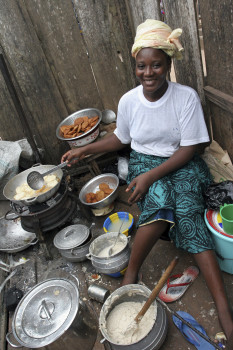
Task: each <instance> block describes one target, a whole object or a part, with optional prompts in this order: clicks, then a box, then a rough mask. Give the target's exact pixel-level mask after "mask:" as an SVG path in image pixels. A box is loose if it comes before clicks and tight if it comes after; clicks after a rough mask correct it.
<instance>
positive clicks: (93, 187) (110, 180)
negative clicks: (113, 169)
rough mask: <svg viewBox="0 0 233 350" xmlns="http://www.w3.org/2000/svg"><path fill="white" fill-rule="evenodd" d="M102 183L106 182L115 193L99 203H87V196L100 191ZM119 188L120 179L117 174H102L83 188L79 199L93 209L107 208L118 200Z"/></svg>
mask: <svg viewBox="0 0 233 350" xmlns="http://www.w3.org/2000/svg"><path fill="white" fill-rule="evenodd" d="M101 182H105V183H106V184H108V185H109V187H110V188H112V189H113V192H112V193H111V194H110V195H109V196H107V197H106V198H104V199H102V200H101V201H99V202H96V203H87V202H86V194H87V193H89V192H94V193H95V192H96V191H98V190H99V184H100V183H101ZM118 188H119V179H118V177H117V176H116V175H115V174H111V173H107V174H101V175H98V176H96V177H94V178H93V179H91V180H90V181H89V182H87V183H86V185H84V186H83V188H82V189H81V191H80V193H79V199H80V201H81V203H82V204H84V205H86V206H87V207H89V208H92V209H100V208H105V207H107V206H108V205H110V204H111V203H112V202H114V200H115V199H116V198H117V195H118Z"/></svg>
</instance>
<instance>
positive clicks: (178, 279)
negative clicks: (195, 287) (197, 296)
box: [159, 266, 199, 303]
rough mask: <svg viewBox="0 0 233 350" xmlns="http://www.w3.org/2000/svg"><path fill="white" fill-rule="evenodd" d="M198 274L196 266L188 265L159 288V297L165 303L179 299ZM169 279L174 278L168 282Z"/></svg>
mask: <svg viewBox="0 0 233 350" xmlns="http://www.w3.org/2000/svg"><path fill="white" fill-rule="evenodd" d="M198 274H199V269H198V268H197V267H196V266H190V267H188V268H187V269H186V270H185V271H184V272H183V273H182V274H178V275H173V276H171V277H170V278H169V279H168V280H167V283H166V285H165V286H164V287H163V288H162V289H161V291H160V293H159V298H160V299H161V300H162V301H164V302H165V303H171V302H173V301H176V300H178V299H180V298H181V297H182V295H183V294H184V293H185V292H186V290H187V289H188V287H189V286H190V285H191V284H192V282H193V281H194V280H195V279H196V278H197V276H198ZM171 279H174V280H173V282H170V281H171Z"/></svg>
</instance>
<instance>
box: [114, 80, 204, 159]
mask: <svg viewBox="0 0 233 350" xmlns="http://www.w3.org/2000/svg"><path fill="white" fill-rule="evenodd" d="M114 133H115V135H116V136H117V138H118V139H119V140H120V141H121V142H122V143H123V144H129V143H131V148H132V149H134V150H135V151H137V152H139V153H144V154H151V155H155V156H161V157H170V156H171V155H173V153H174V152H175V151H176V150H177V149H178V148H179V147H180V146H190V145H196V144H199V143H203V142H208V141H209V136H208V131H207V128H206V124H205V120H204V115H203V111H202V107H201V103H200V99H199V97H198V95H197V93H196V91H195V90H194V89H192V88H190V87H188V86H184V85H181V84H178V83H173V82H168V89H167V91H166V92H165V94H164V95H163V96H162V97H161V98H160V99H159V100H158V101H156V102H150V101H148V100H147V99H146V98H145V96H144V95H143V91H142V85H139V86H137V87H136V88H134V89H132V90H130V91H129V92H127V93H126V94H125V95H123V96H122V98H121V99H120V102H119V105H118V113H117V128H116V129H115V131H114Z"/></svg>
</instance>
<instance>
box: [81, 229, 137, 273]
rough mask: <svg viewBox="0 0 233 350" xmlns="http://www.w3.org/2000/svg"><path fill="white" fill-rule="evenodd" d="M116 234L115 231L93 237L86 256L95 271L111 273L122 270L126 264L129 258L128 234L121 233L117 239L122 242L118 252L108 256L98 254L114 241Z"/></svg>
mask: <svg viewBox="0 0 233 350" xmlns="http://www.w3.org/2000/svg"><path fill="white" fill-rule="evenodd" d="M117 235H118V233H117V232H112V233H105V234H103V235H101V236H99V237H97V238H95V239H94V241H93V242H92V243H91V245H90V248H89V255H88V256H87V257H88V258H89V259H90V260H91V263H92V265H93V267H94V268H95V269H96V271H98V272H100V273H104V274H107V275H111V274H114V273H116V272H119V271H122V270H124V269H125V268H126V267H127V266H128V262H129V258H130V248H129V240H130V236H128V237H126V236H125V235H123V234H122V233H121V234H120V236H119V239H120V240H121V242H123V243H124V247H123V249H122V250H121V251H119V253H117V254H115V255H112V256H110V257H99V256H98V255H99V253H100V252H101V251H102V250H103V249H104V248H106V247H110V246H111V245H112V244H113V243H114V242H115V241H116V237H117Z"/></svg>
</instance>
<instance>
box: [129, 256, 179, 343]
mask: <svg viewBox="0 0 233 350" xmlns="http://www.w3.org/2000/svg"><path fill="white" fill-rule="evenodd" d="M178 260H179V258H178V257H177V256H176V257H175V258H174V259H173V260H172V261H171V263H170V264H169V266H168V267H167V269H166V270H165V272H164V273H163V275H162V277H161V278H160V280H159V281H158V283H157V284H156V286H155V287H154V289H153V290H152V292H151V294H150V295H149V297H148V299H147V301H146V302H145V304H144V305H143V307H142V308H141V310H140V311H139V313H138V314H137V316H136V317H135V318H134V320H133V322H132V323H131V324H129V326H128V327H127V328H126V330H125V332H124V334H126V333H128V332H130V333H131V335H132V336H133V334H134V333H135V332H136V331H137V329H138V324H139V322H140V321H141V319H142V318H143V316H144V315H145V313H146V311H147V310H148V309H149V307H150V306H151V304H152V303H153V301H154V300H155V298H156V296H157V295H158V294H159V292H160V290H161V289H162V287H163V286H164V284H165V283H166V281H167V279H168V278H169V276H170V274H171V272H172V271H173V269H174V268H175V266H176V264H177V263H178Z"/></svg>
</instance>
